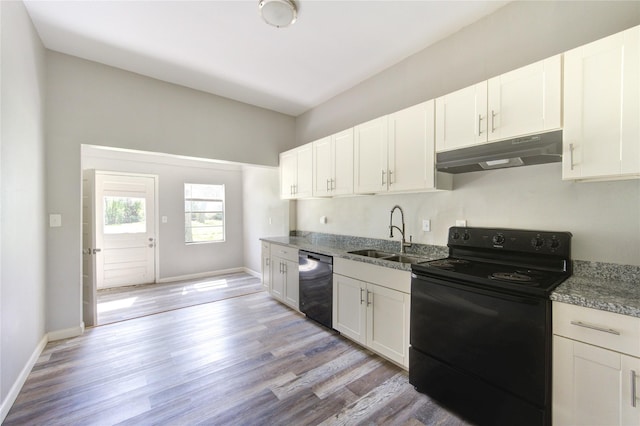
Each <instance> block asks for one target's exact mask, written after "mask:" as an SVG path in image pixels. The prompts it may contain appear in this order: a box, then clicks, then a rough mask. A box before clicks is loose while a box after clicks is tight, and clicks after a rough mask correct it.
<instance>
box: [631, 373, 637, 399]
mask: <svg viewBox="0 0 640 426" xmlns="http://www.w3.org/2000/svg"><path fill="white" fill-rule="evenodd" d="M631 406H632V407H634V408H635V406H636V372H635V371H634V370H631Z"/></svg>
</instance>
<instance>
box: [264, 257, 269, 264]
mask: <svg viewBox="0 0 640 426" xmlns="http://www.w3.org/2000/svg"><path fill="white" fill-rule="evenodd" d="M264 264H265V265H266V266H269V258H268V257H267V258H266V259H265V262H264Z"/></svg>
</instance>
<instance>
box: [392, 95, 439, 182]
mask: <svg viewBox="0 0 640 426" xmlns="http://www.w3.org/2000/svg"><path fill="white" fill-rule="evenodd" d="M434 114H435V101H434V100H430V101H427V102H424V103H421V104H418V105H415V106H412V107H410V108H406V109H403V110H402V111H398V112H396V113H393V114H391V115H390V116H389V150H388V154H389V160H388V164H389V190H390V191H413V190H419V189H428V188H433V187H434V186H435V179H434V177H435V173H434V163H435V160H434V155H435V147H434V138H435V130H434Z"/></svg>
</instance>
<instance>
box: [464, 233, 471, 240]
mask: <svg viewBox="0 0 640 426" xmlns="http://www.w3.org/2000/svg"><path fill="white" fill-rule="evenodd" d="M469 238H471V235H469V233H468V232H466V231H465V233H464V235H463V236H462V239H463V240H465V241H466V240H468V239H469Z"/></svg>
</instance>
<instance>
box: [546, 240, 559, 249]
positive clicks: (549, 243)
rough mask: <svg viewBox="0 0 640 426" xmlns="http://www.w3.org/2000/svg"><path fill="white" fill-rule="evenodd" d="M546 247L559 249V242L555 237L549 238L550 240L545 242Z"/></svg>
mask: <svg viewBox="0 0 640 426" xmlns="http://www.w3.org/2000/svg"><path fill="white" fill-rule="evenodd" d="M547 247H549V248H550V249H557V248H558V247H560V241H559V240H558V239H556V237H551V239H550V240H549V241H547Z"/></svg>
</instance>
